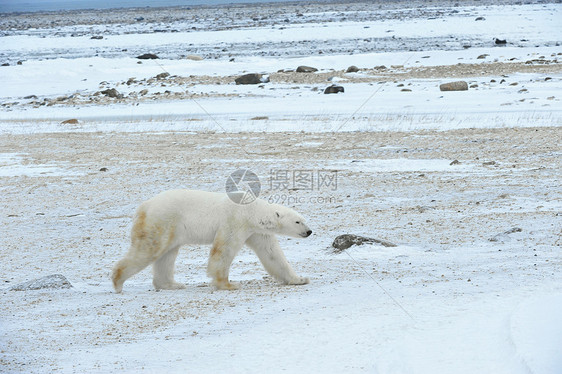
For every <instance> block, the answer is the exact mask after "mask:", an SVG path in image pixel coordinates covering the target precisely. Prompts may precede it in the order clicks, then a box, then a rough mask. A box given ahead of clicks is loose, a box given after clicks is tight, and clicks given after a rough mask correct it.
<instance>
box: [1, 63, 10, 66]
mask: <svg viewBox="0 0 562 374" xmlns="http://www.w3.org/2000/svg"><path fill="white" fill-rule="evenodd" d="M1 66H10V64H8V63H7V62H4V63H3V64H2V65H1Z"/></svg>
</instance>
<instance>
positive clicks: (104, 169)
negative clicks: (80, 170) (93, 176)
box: [100, 167, 109, 171]
mask: <svg viewBox="0 0 562 374" xmlns="http://www.w3.org/2000/svg"><path fill="white" fill-rule="evenodd" d="M108 170H109V169H108V168H105V167H104V168H100V171H108Z"/></svg>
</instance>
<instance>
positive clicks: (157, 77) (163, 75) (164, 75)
mask: <svg viewBox="0 0 562 374" xmlns="http://www.w3.org/2000/svg"><path fill="white" fill-rule="evenodd" d="M169 76H170V73H160V74H158V75H157V76H156V79H157V80H162V79H166V78H168V77H169Z"/></svg>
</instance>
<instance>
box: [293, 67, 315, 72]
mask: <svg viewBox="0 0 562 374" xmlns="http://www.w3.org/2000/svg"><path fill="white" fill-rule="evenodd" d="M316 71H318V69H316V68H313V67H311V66H299V67H298V68H297V73H314V72H316Z"/></svg>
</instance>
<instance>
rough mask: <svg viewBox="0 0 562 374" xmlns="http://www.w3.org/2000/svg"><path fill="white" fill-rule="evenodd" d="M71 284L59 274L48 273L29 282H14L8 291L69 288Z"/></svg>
mask: <svg viewBox="0 0 562 374" xmlns="http://www.w3.org/2000/svg"><path fill="white" fill-rule="evenodd" d="M71 287H72V284H70V282H69V281H68V280H67V279H66V278H65V277H64V276H63V275H61V274H53V275H48V276H46V277H43V278H38V279H34V280H30V281H29V282H25V283H20V284H16V285H15V286H12V287H10V291H29V290H43V289H62V288H71Z"/></svg>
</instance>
